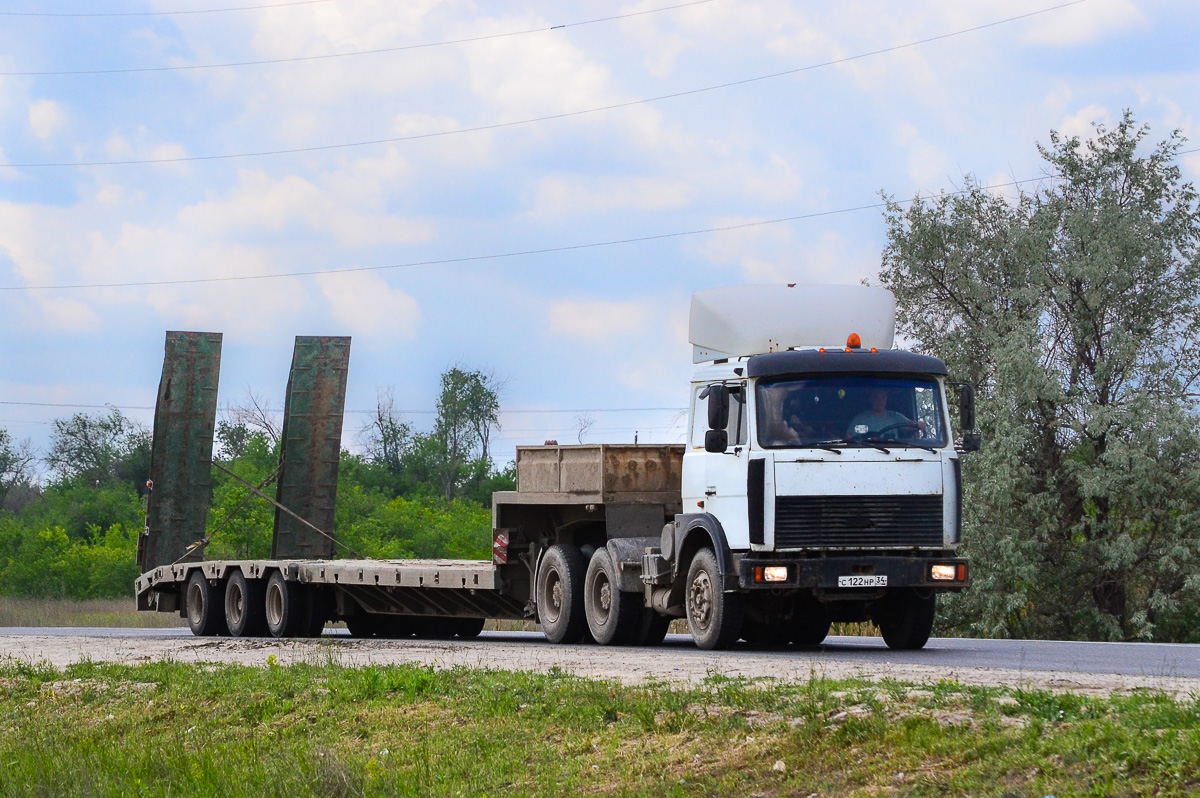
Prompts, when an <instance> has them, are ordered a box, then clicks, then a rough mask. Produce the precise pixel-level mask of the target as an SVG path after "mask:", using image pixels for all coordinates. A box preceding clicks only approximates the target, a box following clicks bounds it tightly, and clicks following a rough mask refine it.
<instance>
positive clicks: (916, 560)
mask: <svg viewBox="0 0 1200 798" xmlns="http://www.w3.org/2000/svg"><path fill="white" fill-rule="evenodd" d="M934 565H946V566H950V567H951V568H952V569H953V571H954V574H955V579H953V580H936V579H933V577H932V571H933V566H934ZM959 566H962V567H961V569H960V568H959ZM735 567H736V571H737V580H738V587H739V588H740V589H742V590H764V589H765V590H771V589H793V590H794V589H805V590H828V591H839V590H842V591H846V592H847V593H850V592H855V591H861V590H864V589H866V590H878V589H881V588H883V587H885V586H884V585H875V586H871V585H863V586H857V587H847V586H845V585H839V584H838V578H839V577H847V576H862V577H881V576H882V577H887V584H886V587H888V588H892V587H924V588H934V589H936V590H939V591H943V590H945V591H958V590H962V589H963V588H965V587H967V586H968V585H969V584H970V583H971V568H970V565H969V564H968V563H967V560H966V559H964V558H962V557H935V556H920V557H912V556H884V555H864V556H854V555H842V556H837V557H819V558H811V559H808V558H805V559H788V558H775V557H772V558H770V559H766V558H762V557H753V556H749V557H743V558H740V559H738V560H737V561H736V566H735ZM780 567H786V568H787V578H786V579H784V580H782V581H765V580H763V581H759V580H756V578H755V577H756V573H757V571H758V569H759V568H762V569H767V568H772V569H778V568H780ZM776 573H778V571H776ZM959 575H961V576H962V578H961V579H959V578H958V576H959ZM759 576H760V579H761V575H759ZM863 581H867V580H863Z"/></svg>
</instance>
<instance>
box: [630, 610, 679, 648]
mask: <svg viewBox="0 0 1200 798" xmlns="http://www.w3.org/2000/svg"><path fill="white" fill-rule="evenodd" d="M670 626H671V618H669V617H667V616H666V615H659V614H658V613H657V612H655V611H654V610H652V609H650V608H649V607H642V618H641V621H640V623H638V633H637V638H635V639H634V641H633V644H634V645H635V646H657V645H659V644H660V643H662V641H663V639H664V638H665V637H666V636H667V629H668V628H669V627H670Z"/></svg>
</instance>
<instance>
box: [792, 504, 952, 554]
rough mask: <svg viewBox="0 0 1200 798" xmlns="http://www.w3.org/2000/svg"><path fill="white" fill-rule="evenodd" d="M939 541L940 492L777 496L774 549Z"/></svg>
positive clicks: (934, 543) (870, 546) (891, 545)
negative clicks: (936, 493) (915, 494)
mask: <svg viewBox="0 0 1200 798" xmlns="http://www.w3.org/2000/svg"><path fill="white" fill-rule="evenodd" d="M941 545H942V497H941V496H779V497H778V498H776V500H775V548H776V549H801V548H819V547H825V546H840V547H849V548H856V549H877V548H894V547H900V548H905V547H909V546H933V547H940V546H941Z"/></svg>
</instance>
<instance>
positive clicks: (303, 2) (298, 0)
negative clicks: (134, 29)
mask: <svg viewBox="0 0 1200 798" xmlns="http://www.w3.org/2000/svg"><path fill="white" fill-rule="evenodd" d="M331 2H333V0H294V2H291V3H270V4H266V5H258V6H232V7H229V8H198V9H193V10H191V11H79V12H53V11H0V17H55V18H59V19H64V18H79V17H88V18H96V17H175V16H184V15H192V14H224V13H225V12H228V11H260V10H262V9H267V8H289V7H292V6H311V5H316V4H318V3H331ZM5 74H9V75H12V74H22V73H14V72H9V73H5ZM23 74H31V75H36V74H38V73H36V72H28V73H23ZM47 74H52V73H47Z"/></svg>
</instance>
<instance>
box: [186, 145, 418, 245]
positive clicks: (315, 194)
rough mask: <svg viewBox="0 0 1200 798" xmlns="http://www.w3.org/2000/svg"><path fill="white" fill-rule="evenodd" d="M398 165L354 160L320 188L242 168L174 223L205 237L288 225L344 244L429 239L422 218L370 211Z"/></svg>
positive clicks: (301, 180) (274, 229)
mask: <svg viewBox="0 0 1200 798" xmlns="http://www.w3.org/2000/svg"><path fill="white" fill-rule="evenodd" d="M398 170H400V171H402V169H400V168H399V167H397V166H396V165H395V164H394V163H391V162H390V161H389V159H388V158H387V157H385V158H383V159H369V160H366V161H363V162H358V161H356V162H353V163H351V164H350V165H349V166H348V167H346V168H344V169H342V170H338V171H337V172H336V173H334V176H333V177H331V178H329V182H331V183H332V184H334V185H335V186H336V187H337V189H336V190H334V191H331V190H328V189H325V188H322V187H320V186H318V185H316V184H315V183H313V182H310V181H309V180H305V179H304V178H301V177H298V176H296V175H288V176H286V177H282V178H279V179H275V178H272V177H270V176H268V175H267V174H266V173H264V172H259V171H248V170H243V171H241V172H239V173H238V185H237V186H236V187H235V188H234V189H233V190H232V191H230V192H229V194H228V195H227V196H225V197H222V198H220V199H212V200H205V201H203V202H199V203H196V204H195V205H191V206H188V207H185V208H183V209H182V210H181V211H180V213H179V221H180V222H181V223H182V224H184V225H186V226H189V227H193V228H195V229H196V230H197V232H202V233H204V234H206V235H222V234H228V233H232V232H239V231H240V232H262V231H269V232H275V233H278V232H282V231H284V230H287V229H289V228H293V227H295V228H300V229H306V230H309V231H316V232H322V233H328V234H330V235H332V236H334V237H335V238H336V239H337V240H338V241H339V242H341V243H342V244H343V245H345V246H348V247H363V246H367V245H370V244H379V243H388V244H406V243H413V242H418V241H426V240H429V239H430V238H432V237H433V228H432V225H431V224H430V223H428V222H425V221H421V220H410V219H404V218H401V217H395V216H389V215H385V214H380V213H378V212H376V211H374V210H373V209H372V201H375V202H378V201H379V200H380V199H381V195H382V194H383V193H384V192H383V191H382V189H381V188H380V186H379V183H380V181H381V175H383V176H384V178H383V179H386V176H387V175H388V174H389V172H390V173H391V174H396V173H397V171H398Z"/></svg>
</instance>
